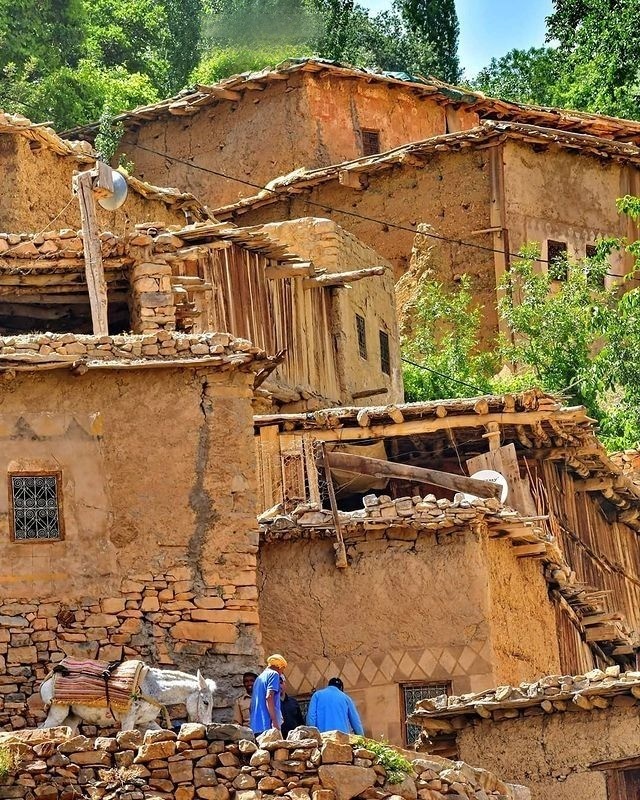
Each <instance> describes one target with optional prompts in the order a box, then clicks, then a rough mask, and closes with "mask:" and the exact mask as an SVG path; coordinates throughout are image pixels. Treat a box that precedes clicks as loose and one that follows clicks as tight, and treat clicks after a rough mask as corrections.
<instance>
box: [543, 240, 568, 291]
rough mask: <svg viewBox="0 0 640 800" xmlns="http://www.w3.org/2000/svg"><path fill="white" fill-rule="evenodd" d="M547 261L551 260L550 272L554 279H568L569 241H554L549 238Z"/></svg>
mask: <svg viewBox="0 0 640 800" xmlns="http://www.w3.org/2000/svg"><path fill="white" fill-rule="evenodd" d="M547 261H548V262H549V264H548V268H549V274H550V275H551V277H552V279H553V280H554V281H566V280H567V243H566V242H554V241H553V240H552V239H549V241H548V242H547Z"/></svg>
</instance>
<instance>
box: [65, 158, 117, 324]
mask: <svg viewBox="0 0 640 800" xmlns="http://www.w3.org/2000/svg"><path fill="white" fill-rule="evenodd" d="M99 172H100V171H99ZM96 177H99V176H96V174H95V172H94V170H87V171H85V172H80V173H79V174H78V175H76V176H75V177H74V179H73V186H74V191H75V193H76V195H77V196H78V201H79V203H80V219H81V221H82V234H83V246H84V258H85V270H86V280H87V287H88V290H89V302H90V304H91V320H92V322H93V333H94V335H95V336H108V334H109V323H108V316H107V282H106V280H105V277H104V267H103V265H102V251H101V248H100V239H99V237H98V220H97V216H96V204H95V197H94V194H93V187H94V179H95V178H96Z"/></svg>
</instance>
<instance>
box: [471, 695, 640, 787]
mask: <svg viewBox="0 0 640 800" xmlns="http://www.w3.org/2000/svg"><path fill="white" fill-rule="evenodd" d="M624 699H628V698H624ZM632 699H633V698H632ZM569 706H571V704H569ZM539 712H540V713H539V714H538V715H536V716H527V717H522V718H520V719H514V720H505V721H503V722H499V723H491V722H482V723H479V724H478V725H476V726H474V727H467V728H464V729H463V730H461V731H460V732H459V733H458V747H459V753H460V757H461V758H463V759H465V760H467V759H468V760H470V761H472V762H473V763H474V764H478V765H479V766H481V767H484V768H485V769H489V770H497V771H499V774H500V775H501V776H502V777H503V778H504V780H507V781H516V782H522V783H525V784H526V785H527V786H529V787H530V789H531V796H532V800H585V798H589V800H613V797H614V796H615V797H617V796H618V795H611V794H609V793H608V792H607V775H606V773H605V771H604V770H602V769H590V766H589V765H590V764H593V763H596V762H600V761H613V760H616V759H623V758H627V757H631V756H636V757H637V756H638V741H640V718H639V717H638V713H637V708H635V707H633V708H616V707H612V708H608V709H603V710H597V711H596V710H594V711H582V710H581V709H578V708H576V710H569V711H567V712H566V713H556V714H551V715H549V714H544V713H543V712H542V710H540V709H539Z"/></svg>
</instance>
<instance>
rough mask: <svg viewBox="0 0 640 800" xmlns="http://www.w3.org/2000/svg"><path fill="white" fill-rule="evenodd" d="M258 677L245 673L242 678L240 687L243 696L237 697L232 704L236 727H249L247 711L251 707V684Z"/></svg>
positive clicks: (254, 674) (253, 673)
mask: <svg viewBox="0 0 640 800" xmlns="http://www.w3.org/2000/svg"><path fill="white" fill-rule="evenodd" d="M257 677H258V676H257V675H256V673H255V672H245V673H244V675H243V676H242V685H243V686H244V694H243V695H242V697H238V698H237V699H236V701H235V703H234V704H233V721H234V722H235V723H236V725H244V727H245V728H248V727H249V723H250V718H249V710H250V707H251V691H252V689H253V684H254V683H255V682H256V678H257Z"/></svg>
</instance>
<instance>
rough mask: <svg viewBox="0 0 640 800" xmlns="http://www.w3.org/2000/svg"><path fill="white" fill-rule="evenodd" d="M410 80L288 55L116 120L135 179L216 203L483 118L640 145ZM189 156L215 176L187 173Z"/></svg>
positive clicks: (637, 136) (575, 117)
mask: <svg viewBox="0 0 640 800" xmlns="http://www.w3.org/2000/svg"><path fill="white" fill-rule="evenodd" d="M407 78H409V76H407V75H400V74H398V73H395V74H394V73H391V74H382V73H375V72H370V71H368V70H363V69H356V68H353V67H349V66H345V65H341V64H336V63H331V62H328V61H324V60H320V59H293V60H289V61H285V62H283V63H282V64H280V65H279V66H277V67H276V68H275V69H270V68H268V69H265V70H263V71H261V72H252V73H244V74H242V75H236V76H233V77H231V78H227V79H225V80H223V81H220V82H219V83H216V84H214V85H212V86H197V87H196V88H195V89H194V90H186V91H184V92H182V93H181V94H179V95H178V96H176V97H171V98H169V99H167V100H163V101H161V102H160V103H155V104H153V105H150V106H144V107H141V108H137V109H134V110H133V111H131V112H128V113H125V114H122V115H120V116H119V117H117V119H118V121H120V122H122V123H123V124H124V126H125V136H124V141H123V143H122V145H121V147H122V150H123V151H124V152H126V153H127V155H128V157H129V158H132V159H133V161H134V162H135V165H136V174H137V175H139V176H140V177H143V178H144V179H145V180H150V181H152V182H155V183H159V184H162V185H171V186H181V187H183V188H185V189H188V190H189V191H192V192H193V193H194V194H195V195H196V196H197V197H199V198H200V199H201V200H203V202H205V203H208V204H209V205H210V206H211V207H215V206H219V205H222V204H223V203H231V202H233V201H235V200H237V199H238V198H240V197H246V196H249V195H251V194H253V193H254V189H253V187H252V184H253V186H255V185H256V184H257V185H259V186H264V185H265V184H266V183H267V182H268V181H270V180H271V179H272V178H274V177H275V176H277V175H284V174H286V173H289V172H291V171H292V170H296V169H299V168H302V167H306V168H308V169H312V168H315V167H324V166H328V165H330V164H337V163H340V162H342V161H347V160H350V159H354V158H358V157H359V156H363V155H364V156H367V155H371V154H373V153H378V152H382V151H386V150H390V149H392V148H395V147H398V146H400V145H403V144H406V143H407V142H413V141H418V140H421V139H426V138H428V137H432V136H438V135H441V134H445V133H454V132H457V131H461V130H465V129H467V128H473V127H474V126H476V125H477V124H478V122H479V121H480V120H483V119H494V120H512V121H519V122H525V123H529V124H532V125H541V126H544V127H550V128H558V129H560V130H571V131H574V132H584V133H591V134H593V135H595V136H603V137H606V138H611V139H614V140H620V141H626V142H635V143H640V125H639V124H638V123H637V122H627V121H626V120H617V119H614V118H611V117H604V116H599V115H594V114H584V113H581V112H574V111H564V110H561V109H553V108H541V107H536V106H526V105H521V104H518V103H509V102H505V101H502V100H497V99H495V98H489V97H485V96H484V95H483V94H481V93H478V92H472V91H470V90H469V89H466V88H460V87H456V86H450V85H448V84H445V83H442V82H441V81H438V80H436V79H433V78H430V79H428V80H420V81H418V80H415V81H414V80H410V79H407ZM96 132H97V125H93V126H86V127H83V128H78V129H75V130H73V131H69V132H68V134H67V135H69V136H73V137H83V138H88V139H90V140H92V139H93V138H94V137H95V134H96ZM265 142H268V143H269V146H268V148H265V147H264V143H265ZM190 162H193V163H194V164H197V165H199V166H202V167H205V168H207V169H209V170H213V173H212V172H209V173H205V172H202V171H198V170H196V169H192V168H191V167H190V166H189V163H190ZM215 173H219V174H218V175H216V174H215ZM224 176H228V177H224ZM234 179H236V180H234Z"/></svg>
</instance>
